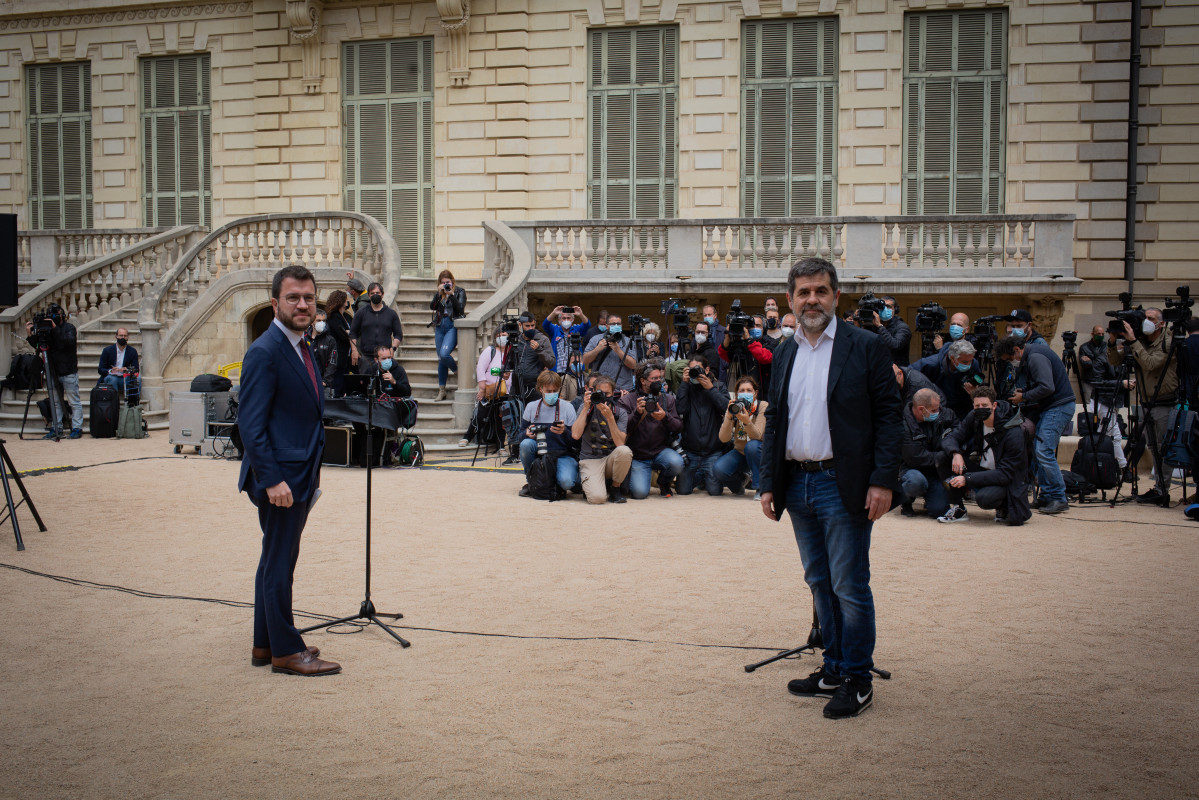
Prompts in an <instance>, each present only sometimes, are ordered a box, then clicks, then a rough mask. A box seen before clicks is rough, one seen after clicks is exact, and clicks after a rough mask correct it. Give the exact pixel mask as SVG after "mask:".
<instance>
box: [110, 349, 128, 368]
mask: <svg viewBox="0 0 1199 800" xmlns="http://www.w3.org/2000/svg"><path fill="white" fill-rule="evenodd" d="M125 349H126V348H124V347H121V346H120V345H119V344H118V345H117V360H116V363H115V364H113V365H112V366H113V368H114V369H119V368H120V367H123V366H125Z"/></svg>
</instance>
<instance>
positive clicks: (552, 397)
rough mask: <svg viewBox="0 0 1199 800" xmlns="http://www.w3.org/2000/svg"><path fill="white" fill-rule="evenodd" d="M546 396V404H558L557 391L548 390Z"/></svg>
mask: <svg viewBox="0 0 1199 800" xmlns="http://www.w3.org/2000/svg"><path fill="white" fill-rule="evenodd" d="M544 397H545V404H546V405H547V406H556V405H558V393H557V392H547V393H546V394H545V395H544Z"/></svg>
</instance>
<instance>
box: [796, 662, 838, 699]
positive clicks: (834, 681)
mask: <svg viewBox="0 0 1199 800" xmlns="http://www.w3.org/2000/svg"><path fill="white" fill-rule="evenodd" d="M840 685H841V679H840V678H839V677H838V676H836V675H834V674H833V673H831V672H829V671H828V670H826V669H825V668H824V665H821V667H820V669H818V670H816V671H815V672H813V673H812V674H811V675H809V676H808V677H806V678H803V679H800V678H796V679H795V680H793V681H788V682H787V691H788V692H790V693H791V694H793V695H796V696H798V697H832V696H833V694H834V693H835V692H836V691H837V687H838V686H840Z"/></svg>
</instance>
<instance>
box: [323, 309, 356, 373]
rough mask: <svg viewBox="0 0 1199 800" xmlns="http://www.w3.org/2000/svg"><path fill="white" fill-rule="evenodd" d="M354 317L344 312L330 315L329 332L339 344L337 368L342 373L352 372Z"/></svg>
mask: <svg viewBox="0 0 1199 800" xmlns="http://www.w3.org/2000/svg"><path fill="white" fill-rule="evenodd" d="M353 319H354V318H353V317H352V316H350V315H349V314H347V313H345V312H344V311H338V312H336V313H334V314H330V315H329V319H328V322H329V327H328V331H329V333H330V334H332V335H333V339H334V341H336V342H337V368H338V370H339V371H340V372H342V373H348V372H350V367H351V364H350V323H351V322H352V321H353Z"/></svg>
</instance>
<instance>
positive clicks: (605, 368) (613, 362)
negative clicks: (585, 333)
mask: <svg viewBox="0 0 1199 800" xmlns="http://www.w3.org/2000/svg"><path fill="white" fill-rule="evenodd" d="M603 341H604V337H602V336H597V337H595V338H594V339H592V340H591V343H590V344H588V345H587V349H585V350H584V351H583V354H584V355H586V354H587V353H590V352H591V351H592V350H594V349H595V348H597V347H601V346H602V345H603ZM616 344H617V346H618V347H619V348H620V351H621V352H622V353H624V354H625V355H628V353H629V337H627V336H624V335H623V334H622V335H621V337H620V341H619V342H617V343H616ZM590 369H591V371H592V372H599V373H602V374H604V375H607V376H608V377H609V378H611V379H612V380H614V381H615V382H616V388H617V389H620V390H621V391H625V392H627V391H631V390H632V388H633V372H634V370H633V369H632V368H630V367H629V365H628V364H621V362H620V358H619V357H618V356H617V355H616V353H615V351H613V350H612V349H611V348H609V349H608V352H606V353H604V355H603V357H601V358H597V359H596V360H595V361H592V362H591V366H590Z"/></svg>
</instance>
